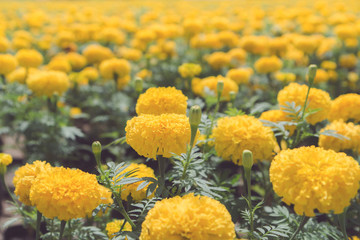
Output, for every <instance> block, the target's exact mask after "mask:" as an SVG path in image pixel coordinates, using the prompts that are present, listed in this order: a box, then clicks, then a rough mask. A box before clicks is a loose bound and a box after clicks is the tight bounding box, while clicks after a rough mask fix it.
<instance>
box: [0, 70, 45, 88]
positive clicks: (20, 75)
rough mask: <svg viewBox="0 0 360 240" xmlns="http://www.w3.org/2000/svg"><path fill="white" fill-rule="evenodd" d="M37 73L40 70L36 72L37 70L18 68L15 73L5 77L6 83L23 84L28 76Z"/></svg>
mask: <svg viewBox="0 0 360 240" xmlns="http://www.w3.org/2000/svg"><path fill="white" fill-rule="evenodd" d="M39 71H40V70H38V69H37V68H24V67H20V68H17V69H16V70H15V71H13V72H11V73H9V74H8V75H6V81H7V82H10V83H12V82H18V83H22V84H25V82H26V78H27V77H28V76H30V75H31V74H33V73H36V72H39Z"/></svg>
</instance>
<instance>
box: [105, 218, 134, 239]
mask: <svg viewBox="0 0 360 240" xmlns="http://www.w3.org/2000/svg"><path fill="white" fill-rule="evenodd" d="M123 224H124V220H114V221H112V222H109V223H107V224H106V228H105V230H106V232H107V235H108V237H109V238H110V239H112V238H114V237H116V234H117V233H118V232H120V230H121V227H122V225H123ZM122 231H124V232H125V231H126V232H131V231H132V227H131V225H130V223H128V222H126V223H125V225H124V227H123V229H122ZM125 240H127V237H125Z"/></svg>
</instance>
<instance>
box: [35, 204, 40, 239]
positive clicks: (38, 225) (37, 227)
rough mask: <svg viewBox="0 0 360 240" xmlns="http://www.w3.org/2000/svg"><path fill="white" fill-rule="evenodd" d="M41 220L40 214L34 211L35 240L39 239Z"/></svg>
mask: <svg viewBox="0 0 360 240" xmlns="http://www.w3.org/2000/svg"><path fill="white" fill-rule="evenodd" d="M41 219H42V213H41V212H39V211H36V235H35V236H36V240H39V239H40V224H41Z"/></svg>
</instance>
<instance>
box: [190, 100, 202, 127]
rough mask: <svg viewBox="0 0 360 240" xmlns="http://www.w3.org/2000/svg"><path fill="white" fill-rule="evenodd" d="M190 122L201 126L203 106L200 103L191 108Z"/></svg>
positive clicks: (192, 124)
mask: <svg viewBox="0 0 360 240" xmlns="http://www.w3.org/2000/svg"><path fill="white" fill-rule="evenodd" d="M189 122H190V125H191V126H196V127H197V126H199V124H200V122H201V108H200V107H199V106H198V105H195V106H192V107H191V108H190V114H189Z"/></svg>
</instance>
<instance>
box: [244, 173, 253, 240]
mask: <svg viewBox="0 0 360 240" xmlns="http://www.w3.org/2000/svg"><path fill="white" fill-rule="evenodd" d="M244 173H245V179H246V186H247V199H248V207H249V211H250V239H252V236H253V233H254V212H253V210H252V202H251V169H247V168H244Z"/></svg>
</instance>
